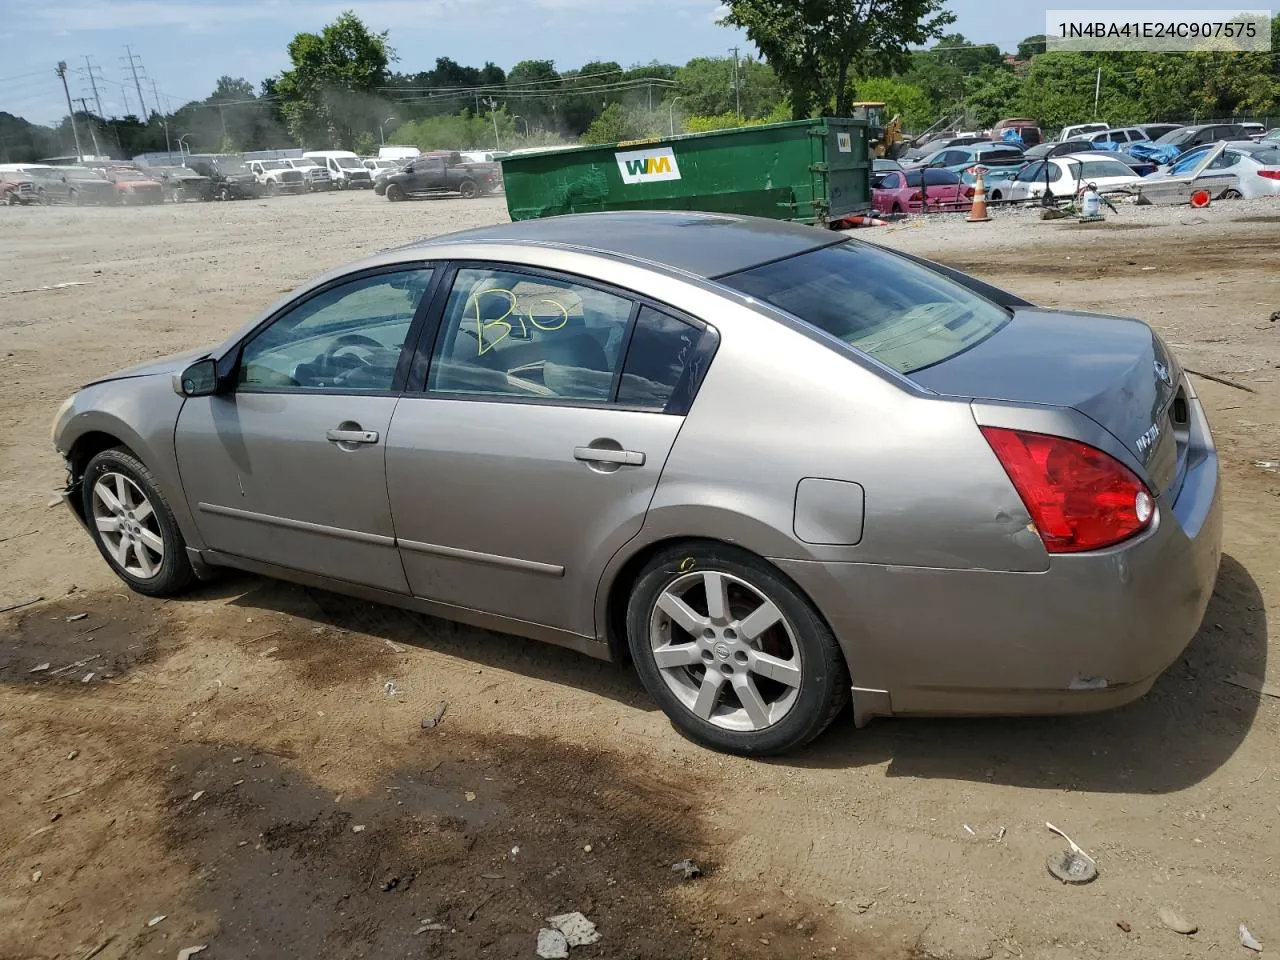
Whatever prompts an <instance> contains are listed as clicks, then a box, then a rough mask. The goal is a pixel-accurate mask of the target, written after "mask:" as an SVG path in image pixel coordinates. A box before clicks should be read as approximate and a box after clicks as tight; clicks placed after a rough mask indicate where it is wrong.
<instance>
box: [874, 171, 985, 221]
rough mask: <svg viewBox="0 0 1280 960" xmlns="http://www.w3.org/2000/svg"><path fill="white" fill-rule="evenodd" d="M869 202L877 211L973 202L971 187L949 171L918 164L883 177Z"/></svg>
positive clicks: (919, 209) (953, 206)
mask: <svg viewBox="0 0 1280 960" xmlns="http://www.w3.org/2000/svg"><path fill="white" fill-rule="evenodd" d="M922 181H923V185H924V193H923V195H922V193H921V182H922ZM871 205H872V206H873V207H875V209H876V210H877V211H878V212H880V213H921V212H924V213H932V212H935V211H956V210H968V209H969V208H970V207H971V206H972V205H973V188H972V187H970V186H967V185H966V184H964V183H962V182H961V180H960V177H959V175H957V174H954V173H952V172H951V171H950V170H941V169H936V168H935V169H931V168H925V167H917V168H916V169H914V170H904V171H902V172H901V173H891V174H889V175H888V176H887V177H885V178H884V179H883V180H882V181H881V182H880V186H878V187H876V188H875V189H874V190H872V191H871Z"/></svg>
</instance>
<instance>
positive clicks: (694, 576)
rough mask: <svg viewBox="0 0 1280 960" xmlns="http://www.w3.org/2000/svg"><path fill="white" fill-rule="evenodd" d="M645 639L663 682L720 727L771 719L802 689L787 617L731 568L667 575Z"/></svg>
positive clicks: (746, 727) (748, 726)
mask: <svg viewBox="0 0 1280 960" xmlns="http://www.w3.org/2000/svg"><path fill="white" fill-rule="evenodd" d="M649 643H650V647H651V649H652V653H653V660H654V663H655V664H656V665H657V667H658V671H659V673H660V675H661V676H662V679H663V681H664V682H665V683H666V685H667V687H668V689H669V690H670V691H671V692H672V693H673V694H674V695H675V696H676V698H677V699H678V700H679V701H680V702H681V703H682V704H683V705H684V706H685V708H687V709H688V710H689V711H690V712H692V713H693V714H694V715H695V716H697V717H699V718H700V719H702V720H704V721H706V722H708V723H710V724H712V725H713V726H716V727H719V728H721V729H723V730H732V731H759V730H763V729H765V728H767V727H771V726H773V725H774V724H776V723H778V722H779V721H780V720H781V719H782V718H783V717H785V716H786V715H787V713H788V712H789V711H790V710H791V708H792V707H793V706H794V705H795V702H796V699H797V697H798V696H799V694H800V682H801V677H802V668H803V664H802V663H801V657H800V645H799V643H798V642H797V640H796V635H795V631H794V629H793V627H792V625H791V623H790V622H789V621H788V620H787V617H786V616H785V615H784V614H783V612H782V610H781V609H780V608H779V607H778V605H777V604H775V603H774V602H773V601H772V600H770V599H769V598H768V597H767V596H766V595H765V594H764V593H763V592H761V591H760V590H759V589H758V588H756V587H755V586H753V585H751V584H750V583H748V582H747V581H746V580H744V579H742V578H740V577H736V576H734V575H732V574H729V573H724V572H721V571H714V570H707V571H697V572H694V571H691V572H689V573H685V574H682V575H681V576H679V577H677V578H676V579H675V580H673V581H672V582H671V583H670V584H669V585H668V586H667V587H666V589H664V590H663V591H662V593H661V594H659V595H658V599H657V602H656V603H654V605H653V610H652V613H651V615H650V619H649Z"/></svg>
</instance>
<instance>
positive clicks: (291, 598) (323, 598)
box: [194, 571, 658, 712]
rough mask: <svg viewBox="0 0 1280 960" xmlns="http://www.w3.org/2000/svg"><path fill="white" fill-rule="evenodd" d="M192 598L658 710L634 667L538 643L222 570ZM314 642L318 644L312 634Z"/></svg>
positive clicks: (318, 641)
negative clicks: (277, 615)
mask: <svg viewBox="0 0 1280 960" xmlns="http://www.w3.org/2000/svg"><path fill="white" fill-rule="evenodd" d="M194 597H195V598H205V599H226V600H229V601H230V603H231V604H232V605H233V606H237V607H241V608H244V609H246V610H259V611H262V610H270V611H274V612H276V613H280V614H284V615H287V616H290V617H296V618H299V619H301V620H304V621H308V622H310V623H311V624H312V625H313V626H316V627H330V628H333V629H337V630H347V631H351V632H353V633H359V634H366V635H369V636H373V637H377V638H379V639H381V640H389V641H391V642H392V643H396V644H400V645H403V646H407V647H417V648H419V649H422V650H430V651H432V652H434V653H443V654H447V655H449V656H452V657H458V658H459V659H462V660H467V661H470V662H471V663H474V664H476V665H478V666H482V667H493V668H500V669H503V670H508V671H512V672H514V673H519V674H522V675H524V676H527V677H531V678H535V679H538V680H544V681H547V682H550V683H556V684H560V685H562V686H566V687H572V688H574V689H581V690H586V691H587V692H589V693H593V694H596V695H598V696H602V697H607V698H609V699H611V700H615V701H617V702H619V703H621V704H623V705H625V706H628V707H633V708H635V709H637V710H642V711H645V712H654V711H656V710H657V709H658V708H657V705H656V704H654V703H653V701H652V700H650V699H649V696H648V695H647V694H646V693H645V691H644V688H643V687H642V686H641V685H640V681H639V678H638V677H637V676H636V674H635V672H634V671H633V670H631V669H629V668H627V667H622V666H619V665H618V664H616V663H610V662H607V661H604V660H597V659H595V658H593V657H589V656H587V655H586V654H582V653H578V652H576V651H574V650H569V649H567V648H564V647H557V646H555V645H553V644H549V643H541V642H539V641H537V640H529V639H526V638H524V637H517V636H513V635H511V634H505V633H494V632H493V631H490V630H483V629H480V628H478V627H471V626H468V625H466V624H461V623H454V622H452V621H449V620H442V619H439V618H437V617H432V616H429V615H427V614H422V613H417V612H414V611H411V610H402V609H400V608H399V607H392V606H387V605H385V604H380V603H371V602H369V601H365V600H357V599H354V598H352V597H347V596H343V595H341V594H337V593H331V592H329V591H327V590H319V589H315V588H312V587H302V586H298V585H295V584H292V583H286V582H284V581H279V580H270V579H267V578H260V577H256V576H253V575H251V574H247V573H236V572H231V571H227V572H226V573H225V574H223V575H221V576H219V577H218V579H217V580H214V581H212V582H210V583H208V584H205V585H203V586H202V587H201V588H200V590H199V591H198V593H197V594H195V595H194ZM316 642H317V643H323V642H324V641H323V639H320V638H317V639H316Z"/></svg>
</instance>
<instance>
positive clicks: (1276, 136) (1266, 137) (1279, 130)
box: [1261, 127, 1280, 143]
mask: <svg viewBox="0 0 1280 960" xmlns="http://www.w3.org/2000/svg"><path fill="white" fill-rule="evenodd" d="M1273 140H1275V141H1280V127H1272V128H1271V129H1270V130H1268V131H1267V132H1266V133H1264V134H1263V135H1262V138H1261V142H1263V143H1270V142H1271V141H1273Z"/></svg>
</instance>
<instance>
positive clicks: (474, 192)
mask: <svg viewBox="0 0 1280 960" xmlns="http://www.w3.org/2000/svg"><path fill="white" fill-rule="evenodd" d="M458 193H460V194H461V195H462V199H463V200H474V199H475V198H476V197H478V196H479V195H480V188H479V187H478V186H476V182H475V181H474V180H463V181H462V182H461V183H460V184H458Z"/></svg>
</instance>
